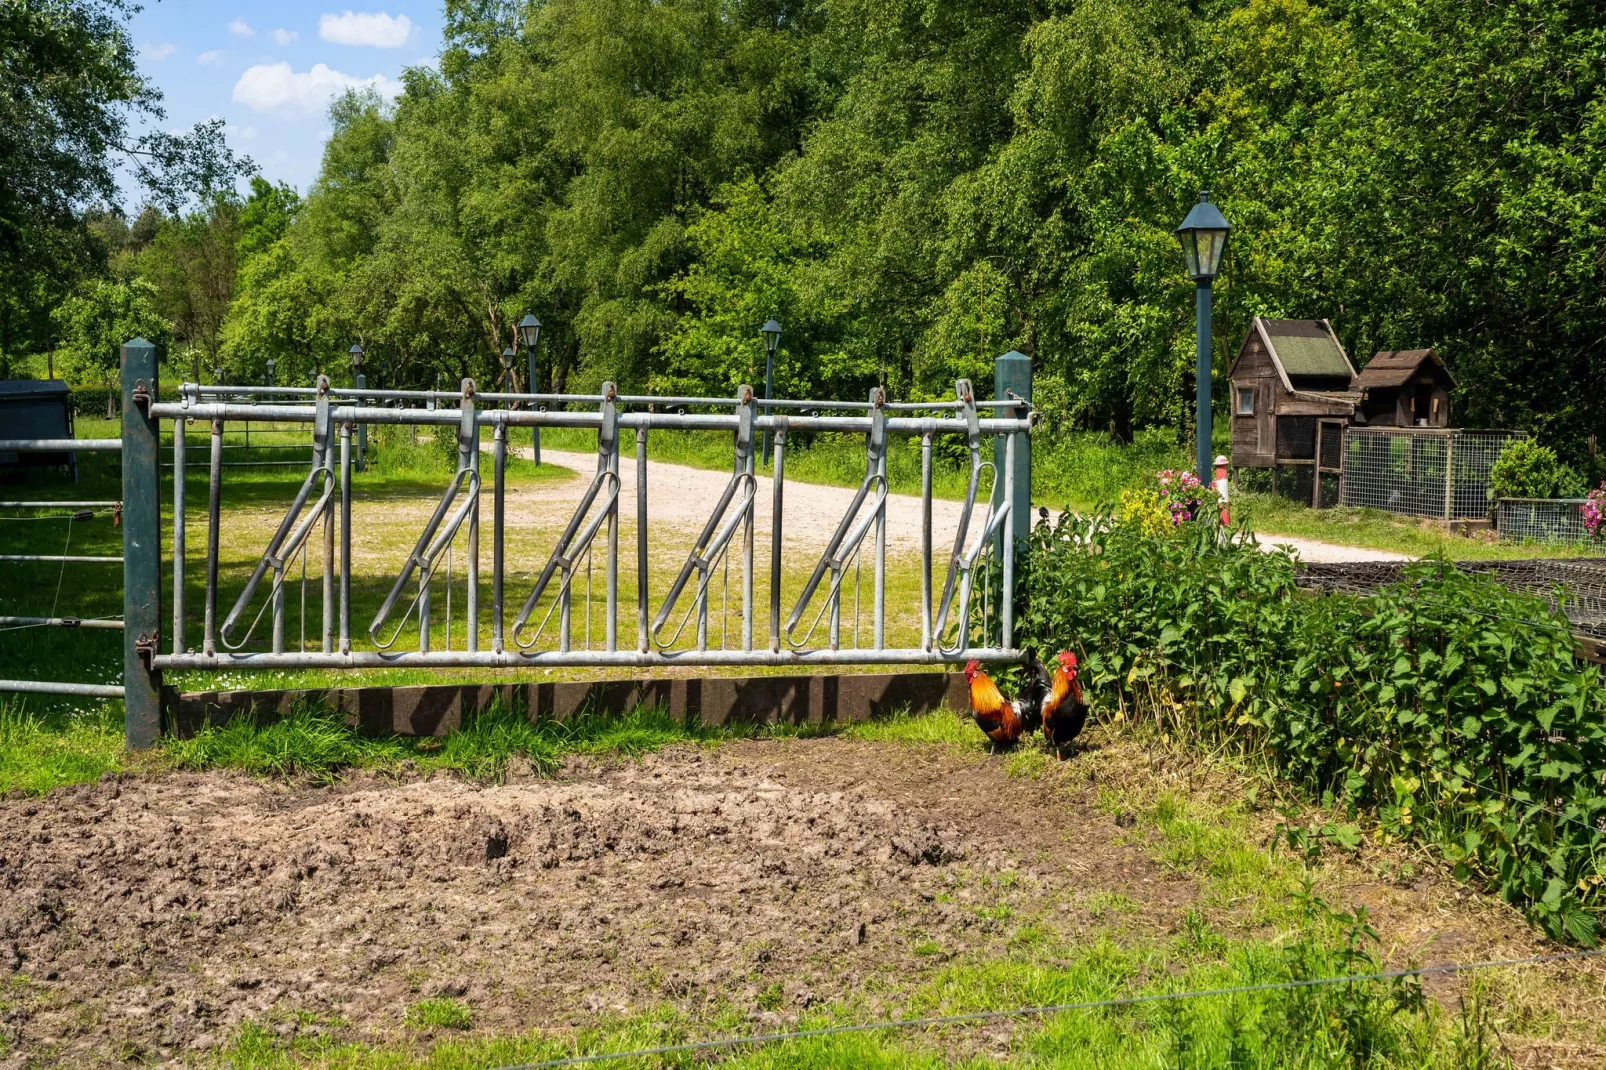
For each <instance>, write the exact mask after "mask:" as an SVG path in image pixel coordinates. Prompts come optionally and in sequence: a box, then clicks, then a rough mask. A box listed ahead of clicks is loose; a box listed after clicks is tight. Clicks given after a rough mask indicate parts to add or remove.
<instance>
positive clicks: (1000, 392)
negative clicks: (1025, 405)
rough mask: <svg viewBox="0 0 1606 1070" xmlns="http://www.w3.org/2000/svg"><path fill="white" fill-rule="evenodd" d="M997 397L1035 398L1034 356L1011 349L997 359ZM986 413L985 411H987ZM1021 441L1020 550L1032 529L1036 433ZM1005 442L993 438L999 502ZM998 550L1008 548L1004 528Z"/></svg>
mask: <svg viewBox="0 0 1606 1070" xmlns="http://www.w3.org/2000/svg"><path fill="white" fill-rule="evenodd" d="M993 397H994V398H995V399H996V400H998V401H1008V400H1010V399H1011V398H1012V397H1014V398H1019V399H1020V400H1022V401H1031V400H1032V358H1031V357H1028V356H1027V355H1026V354H1025V353H1020V352H1016V351H1015V350H1010V351H1009V352H1008V353H1005V354H1004V355H1003V356H1001V357H999V358H997V359H996V360H994V361H993ZM984 415H985V414H984ZM994 415H998V416H1009V417H1018V416H1024V415H1025V412H1024V411H1020V410H1015V409H998V410H995V413H994ZM1019 438H1020V441H1018V442H1016V443H1015V501H1014V502H1013V503H1012V504H1011V506H1010V508H1011V510H1012V511H1013V512H1014V514H1015V543H1016V547H1017V550H1016V552H1017V554H1019V553H1020V552H1021V551H1020V549H1019V545H1020V543H1021V542H1022V541H1024V540H1025V539H1026V538H1027V537H1028V536H1029V535H1030V534H1031V530H1032V437H1031V436H1030V435H1021V436H1019ZM1004 447H1005V442H1004V439H1003V436H999V437H998V438H997V439H996V440H995V441H994V442H993V464H994V465H996V466H997V471H998V478H997V480H996V482H994V484H993V502H994V503H995V504H997V503H998V501H999V500H1000V498H1001V497H1002V496H1003V493H1004V454H1005V449H1004ZM996 539H997V540H998V541H997V544H996V546H995V550H996V552H997V553H998V555H999V557H1000V559H1001V558H1002V557H1003V550H1004V529H1003V527H1002V526H1000V527H999V529H998V534H997V536H996Z"/></svg>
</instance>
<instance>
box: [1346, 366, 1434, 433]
mask: <svg viewBox="0 0 1606 1070" xmlns="http://www.w3.org/2000/svg"><path fill="white" fill-rule="evenodd" d="M1355 387H1356V389H1358V390H1360V391H1361V392H1362V393H1363V394H1365V395H1366V397H1365V400H1363V401H1362V402H1361V410H1360V412H1359V413H1358V414H1357V416H1356V422H1357V423H1364V424H1367V425H1369V426H1371V427H1448V426H1450V391H1451V390H1454V389H1455V380H1454V379H1452V378H1451V377H1450V369H1449V368H1447V367H1445V364H1444V358H1442V357H1440V356H1439V354H1438V353H1437V352H1435V351H1434V350H1431V349H1385V350H1380V351H1379V352H1378V353H1377V355H1376V356H1374V357H1373V358H1372V359H1371V360H1370V361H1368V362H1367V365H1366V367H1364V368H1362V369H1361V373H1360V374H1359V375H1357V376H1356V377H1355Z"/></svg>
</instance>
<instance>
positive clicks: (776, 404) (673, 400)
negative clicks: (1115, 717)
mask: <svg viewBox="0 0 1606 1070" xmlns="http://www.w3.org/2000/svg"><path fill="white" fill-rule="evenodd" d="M179 392H180V396H181V397H183V398H190V399H194V400H196V401H198V400H199V399H200V398H203V397H213V398H216V397H225V398H227V397H272V396H281V397H312V396H314V395H315V394H317V389H316V388H315V387H310V386H299V387H265V386H234V387H231V386H208V385H206V384H198V383H185V384H184V385H183V386H181V387H180V388H179ZM329 393H330V395H331V396H333V397H353V398H354V397H361V398H373V399H376V400H382V401H426V402H428V401H453V400H456V399H457V398H458V397H459V396H460V395H459V394H458V392H456V391H452V390H368V389H359V388H358V387H355V386H354V387H351V388H350V389H345V388H339V387H331V388H330V391H329ZM476 397H477V398H478V399H479V401H480V402H481V403H500V402H507V403H509V404H518V403H521V402H522V403H531V402H537V403H539V402H545V403H547V404H553V403H556V404H579V405H585V404H596V401H597V396H596V395H595V394H520V393H518V392H516V391H505V390H504V391H493V392H487V393H482V394H477V395H476ZM615 401H616V402H617V403H618V404H620V405H709V406H730V407H734V406H735V405H737V404H739V402H737V401H736V400H735V399H734V398H728V397H726V398H716V397H693V396H687V397H679V396H673V395H670V396H660V395H655V394H621V395H619V396H618V397H617V398H615ZM757 404H758V406H759V408H777V409H782V408H785V409H819V410H826V409H867V408H869V407H870V406H869V405H867V404H866V403H864V402H862V401H809V400H806V399H801V398H774V399H770V400H764V399H760V400H759V401H758V402H757ZM978 404H979V405H980V406H981V407H983V408H993V409H1007V408H1027V407H1029V402H1026V401H1021V400H1018V399H1011V400H1003V401H980V402H978ZM886 407H887V408H889V409H894V410H902V411H927V410H940V409H956V408H958V407H959V406H958V405H957V404H955V403H954V402H951V401H896V402H887V403H886Z"/></svg>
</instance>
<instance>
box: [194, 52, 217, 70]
mask: <svg viewBox="0 0 1606 1070" xmlns="http://www.w3.org/2000/svg"><path fill="white" fill-rule="evenodd" d="M222 58H223V50H222V49H221V48H214V49H212V51H210V52H202V53H201V54H200V55H199V56H196V57H195V62H197V63H200V64H204V65H206V66H208V67H210V66H211V65H212V64H214V63H216V62H218V61H219V60H221V59H222Z"/></svg>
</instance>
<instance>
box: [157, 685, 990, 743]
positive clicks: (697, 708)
mask: <svg viewBox="0 0 1606 1070" xmlns="http://www.w3.org/2000/svg"><path fill="white" fill-rule="evenodd" d="M498 700H500V701H501V702H502V703H503V704H504V705H506V706H507V707H509V708H510V709H513V710H516V711H519V712H521V713H525V714H527V715H528V716H529V717H531V718H532V719H539V718H554V719H558V720H562V719H564V718H567V717H572V716H574V715H575V714H577V713H580V712H581V711H594V712H599V713H600V712H607V713H622V712H624V711H626V710H629V709H632V708H634V707H637V706H646V705H656V706H660V707H663V708H664V709H666V710H668V712H669V714H670V716H672V717H675V718H677V719H679V718H685V717H695V718H696V719H697V720H699V721H700V722H701V723H703V724H706V725H717V724H727V723H731V722H738V723H750V724H773V723H777V722H781V723H788V724H804V723H814V724H819V723H828V722H833V721H862V720H865V719H867V718H870V717H874V716H877V715H879V714H884V713H893V712H896V711H898V710H904V709H907V710H911V711H913V712H916V713H924V712H926V711H928V710H933V709H937V708H938V707H940V706H943V705H947V706H948V707H949V708H951V709H955V710H962V709H965V708H966V704H967V702H968V692H967V687H966V684H965V677H964V674H962V673H933V672H909V673H884V674H855V675H847V676H759V677H752V678H745V679H744V678H740V677H708V678H704V679H695V678H694V679H667V680H606V681H595V682H578V681H577V682H572V683H569V682H564V683H534V684H442V685H426V686H421V687H344V688H325V689H306V690H295V691H194V692H184V693H182V694H175V695H172V696H171V697H170V700H169V704H168V717H169V723H170V725H171V727H172V728H173V730H174V731H175V732H177V733H178V734H179V735H181V736H189V735H192V734H194V733H195V732H196V731H197V730H199V729H201V728H203V727H205V726H206V725H209V724H222V723H223V722H225V721H227V720H229V719H230V718H231V717H234V716H236V715H237V714H242V713H243V714H249V715H251V716H253V717H255V718H256V719H258V720H261V721H271V720H275V719H277V718H279V717H283V716H284V715H285V714H287V713H289V712H290V711H291V710H292V709H294V708H295V707H297V706H299V705H313V706H323V707H326V708H331V709H336V710H339V711H341V712H342V713H343V714H344V715H345V718H346V722H347V723H348V724H351V725H352V726H354V727H356V728H358V729H359V730H360V731H362V732H363V733H364V734H365V735H376V736H377V735H386V734H390V733H395V734H397V735H403V736H439V735H445V734H446V733H447V732H450V731H452V730H453V729H455V728H458V727H461V726H462V724H463V722H464V720H465V719H472V718H473V717H474V715H475V714H476V713H477V712H479V711H480V710H483V709H486V708H488V707H489V706H491V705H492V704H493V703H495V702H497V701H498Z"/></svg>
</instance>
